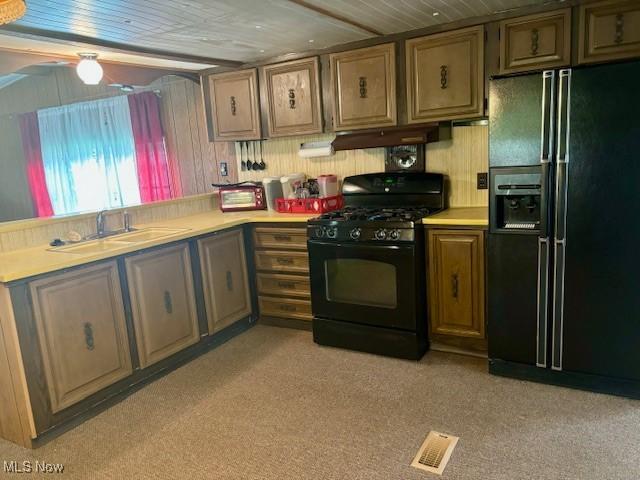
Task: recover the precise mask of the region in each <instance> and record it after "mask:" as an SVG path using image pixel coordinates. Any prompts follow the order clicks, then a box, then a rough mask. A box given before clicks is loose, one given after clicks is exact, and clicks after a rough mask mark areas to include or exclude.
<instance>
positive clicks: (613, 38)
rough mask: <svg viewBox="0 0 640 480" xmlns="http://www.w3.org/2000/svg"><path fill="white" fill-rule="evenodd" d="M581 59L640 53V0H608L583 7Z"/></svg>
mask: <svg viewBox="0 0 640 480" xmlns="http://www.w3.org/2000/svg"><path fill="white" fill-rule="evenodd" d="M579 28H580V39H579V43H578V62H579V63H593V62H604V61H608V60H619V59H623V58H632V57H638V56H640V2H638V1H637V0H607V1H604V2H596V3H588V4H586V5H582V6H580V27H579Z"/></svg>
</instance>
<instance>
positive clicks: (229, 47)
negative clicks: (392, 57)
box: [8, 0, 549, 62]
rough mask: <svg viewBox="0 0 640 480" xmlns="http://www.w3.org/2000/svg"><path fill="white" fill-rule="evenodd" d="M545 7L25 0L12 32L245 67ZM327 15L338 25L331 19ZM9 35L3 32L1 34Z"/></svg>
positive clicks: (536, 0)
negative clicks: (54, 35) (82, 39)
mask: <svg viewBox="0 0 640 480" xmlns="http://www.w3.org/2000/svg"><path fill="white" fill-rule="evenodd" d="M548 1H549V0H178V1H168V0H29V2H28V11H27V14H26V15H25V17H23V19H21V20H20V21H18V22H16V25H17V26H18V28H26V29H30V30H32V31H33V32H38V31H40V32H42V33H43V34H45V33H47V34H51V33H52V32H55V33H60V34H72V35H78V36H81V37H87V38H89V39H96V40H102V41H106V42H115V43H118V44H124V45H130V46H132V47H138V48H148V49H159V50H163V51H168V52H174V53H176V54H183V55H194V56H201V57H208V58H218V59H228V60H236V61H242V62H251V61H256V60H260V59H263V58H269V57H273V56H277V55H283V54H286V53H293V52H302V51H305V50H310V49H316V48H326V47H331V46H334V45H339V44H342V43H348V42H352V41H357V40H362V39H365V38H370V37H373V36H375V33H372V32H377V33H381V34H389V33H397V32H402V31H407V30H413V29H418V28H423V27H428V26H432V25H437V24H441V23H447V22H451V21H455V20H460V19H464V18H469V17H477V16H482V15H489V14H491V13H495V12H500V11H504V10H508V9H513V8H518V7H522V6H526V5H532V4H542V3H548ZM327 13H332V14H335V15H336V16H338V17H340V18H333V17H332V16H331V15H328V14H327ZM8 28H10V27H8Z"/></svg>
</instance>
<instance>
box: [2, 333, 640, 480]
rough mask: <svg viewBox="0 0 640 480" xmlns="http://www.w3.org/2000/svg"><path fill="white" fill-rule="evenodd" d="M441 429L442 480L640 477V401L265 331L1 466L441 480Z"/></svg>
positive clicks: (441, 356)
mask: <svg viewBox="0 0 640 480" xmlns="http://www.w3.org/2000/svg"><path fill="white" fill-rule="evenodd" d="M429 430H438V431H441V432H445V433H449V434H452V435H456V436H459V437H460V441H459V442H458V446H457V447H456V449H455V450H454V452H453V456H452V457H451V460H450V462H449V465H448V466H447V468H446V470H445V473H444V475H443V476H442V477H441V478H443V479H461V480H462V479H465V480H466V479H482V480H489V479H505V480H519V479H536V480H544V479H553V480H556V479H579V480H588V479H594V480H595V479H597V480H603V479H606V480H614V479H624V480H635V479H638V478H640V401H633V400H628V399H623V398H616V397H612V396H608V395H601V394H593V393H586V392H580V391H576V390H570V389H565V388H559V387H553V386H546V385H539V384H535V383H529V382H521V381H516V380H511V379H505V378H500V377H495V376H491V375H489V374H488V373H487V372H486V360H482V359H477V358H470V357H463V356H459V355H455V354H445V353H438V352H431V353H428V354H427V355H426V356H425V358H423V360H422V361H421V362H418V363H415V362H409V361H403V360H395V359H389V358H383V357H378V356H374V355H368V354H362V353H357V352H350V351H345V350H338V349H333V348H327V347H319V346H317V345H315V344H313V342H312V340H311V335H310V333H309V332H302V331H296V330H287V329H282V328H277V327H268V326H261V325H259V326H256V327H255V328H253V329H251V330H250V331H248V332H246V333H244V334H242V335H240V336H239V337H237V338H235V339H233V340H231V341H230V342H228V343H226V344H224V345H223V346H221V347H220V348H218V349H216V350H213V351H211V352H209V353H207V354H205V355H203V356H202V357H200V358H198V359H196V360H195V361H193V362H191V363H190V364H188V365H186V366H184V367H182V368H180V369H178V370H176V371H175V372H172V373H171V374H169V375H167V376H165V377H163V378H161V379H160V380H158V381H156V382H154V383H153V384H151V385H149V386H147V387H145V388H144V389H142V390H140V391H139V392H137V393H135V394H133V395H132V396H130V397H129V398H127V399H126V400H125V401H123V402H122V403H119V404H118V405H116V406H114V407H112V408H111V409H109V410H107V411H106V412H104V413H102V414H100V415H99V416H97V417H95V418H93V419H91V420H89V421H87V422H86V423H84V424H82V425H80V426H79V427H77V428H75V429H73V430H71V431H69V432H67V433H66V434H64V435H63V436H61V437H59V438H57V439H56V440H54V441H52V442H51V443H49V444H47V445H45V446H43V447H42V448H40V449H38V450H36V451H28V450H25V449H22V448H19V447H16V446H14V445H12V444H9V443H7V442H4V441H0V462H1V461H2V460H18V461H23V460H36V459H37V460H42V461H47V462H60V463H64V464H65V474H64V475H63V477H64V478H81V479H132V478H149V479H181V478H185V479H242V480H245V479H247V480H253V479H256V480H262V479H265V480H276V479H277V480H286V479H296V480H297V479H313V480H322V479H327V480H334V479H335V480H338V479H340V480H342V479H362V480H377V479H380V480H414V479H429V478H432V479H436V478H438V477H437V476H436V475H433V474H428V473H424V472H421V471H419V470H416V469H413V468H411V467H410V466H409V464H410V463H411V461H412V459H413V457H414V455H415V453H416V451H417V449H418V448H419V447H420V445H421V444H422V442H423V440H424V438H425V436H426V435H427V433H428V432H429ZM0 467H1V465H0ZM21 477H22V476H21Z"/></svg>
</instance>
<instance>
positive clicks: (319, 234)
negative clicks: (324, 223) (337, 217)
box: [315, 227, 324, 238]
mask: <svg viewBox="0 0 640 480" xmlns="http://www.w3.org/2000/svg"><path fill="white" fill-rule="evenodd" d="M315 233H316V237H318V238H322V237H324V228H322V227H318V228H316V232H315Z"/></svg>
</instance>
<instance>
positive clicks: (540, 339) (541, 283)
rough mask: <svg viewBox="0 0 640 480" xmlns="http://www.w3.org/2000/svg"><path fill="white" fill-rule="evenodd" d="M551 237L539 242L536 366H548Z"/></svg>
mask: <svg viewBox="0 0 640 480" xmlns="http://www.w3.org/2000/svg"><path fill="white" fill-rule="evenodd" d="M548 302H549V239H548V238H540V239H539V242H538V324H537V329H536V331H537V338H536V366H538V367H543V368H546V366H547V338H548V336H547V335H548V334H547V325H548V324H549V319H548V317H549V303H548Z"/></svg>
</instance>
